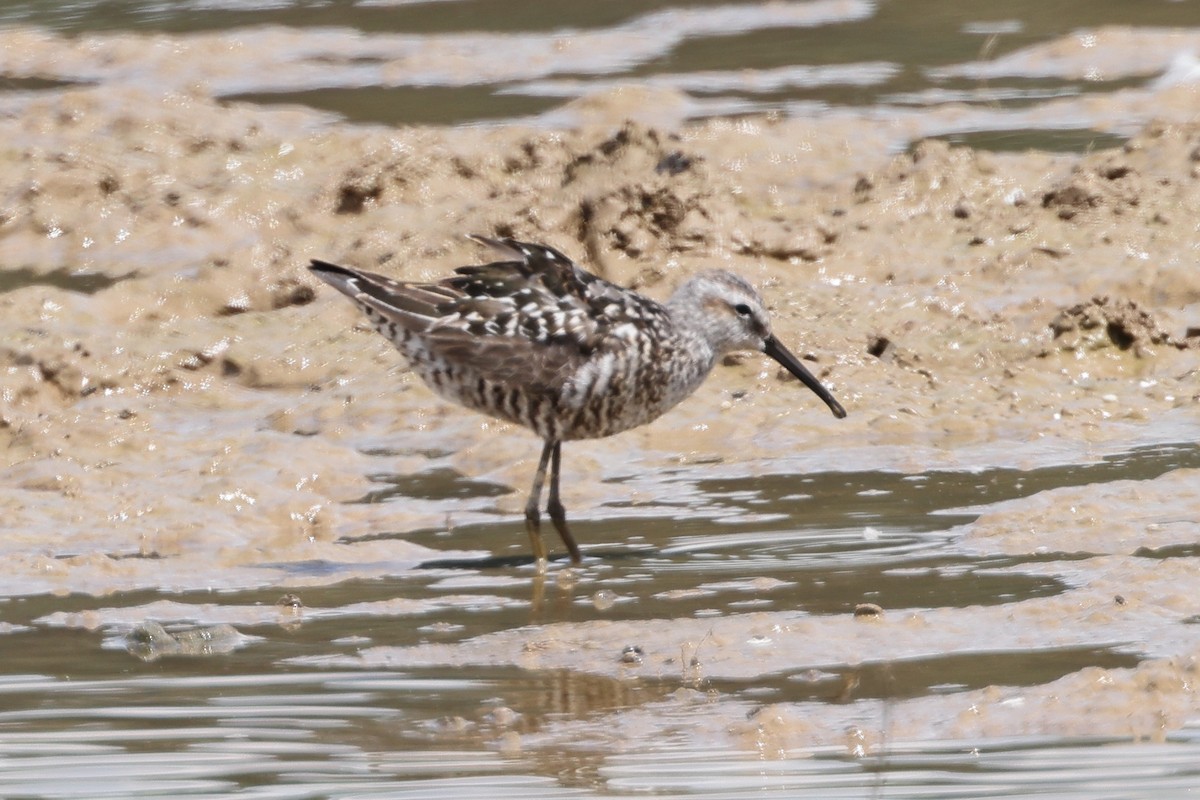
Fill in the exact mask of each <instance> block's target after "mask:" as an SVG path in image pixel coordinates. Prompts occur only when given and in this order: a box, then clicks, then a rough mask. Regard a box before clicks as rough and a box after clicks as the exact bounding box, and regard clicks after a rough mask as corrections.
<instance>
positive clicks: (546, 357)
mask: <svg viewBox="0 0 1200 800" xmlns="http://www.w3.org/2000/svg"><path fill="white" fill-rule="evenodd" d="M471 238H472V239H473V240H475V241H477V242H480V243H481V244H484V245H487V246H488V247H491V248H493V249H494V250H496V251H498V252H499V253H501V254H503V255H505V256H508V257H509V258H511V259H512V260H509V261H497V262H493V263H490V264H482V265H477V266H466V267H459V268H458V269H456V270H455V274H454V275H453V276H451V277H449V278H446V279H444V280H442V281H439V282H438V283H436V284H418V283H402V282H400V281H395V280H392V279H391V278H387V277H384V276H382V275H376V274H374V273H370V272H362V271H359V270H352V269H347V268H345V267H339V266H336V265H334V264H329V263H327V262H323V261H314V262H313V265H312V270H313V272H314V273H316V274H317V275H319V276H320V277H321V278H322V279H324V280H325V281H327V282H328V283H329V284H331V285H332V286H334V287H335V288H337V289H338V290H339V291H341V292H342V293H343V294H346V295H347V296H349V297H350V298H351V299H353V300H354V301H355V302H356V303H358V304H359V305H360V306H361V307H362V308H364V310H367V311H368V312H371V311H374V312H375V313H377V314H380V315H382V316H383V317H384V318H385V319H386V320H388V321H389V322H395V323H397V324H399V325H401V326H403V327H404V328H406V329H407V330H410V331H413V332H414V333H419V335H420V339H421V341H422V343H423V344H424V345H425V347H426V348H427V349H428V351H429V353H430V355H432V356H433V357H434V358H438V359H442V360H445V361H446V362H447V363H450V364H454V365H456V366H457V367H460V368H462V369H464V370H466V371H468V372H470V374H472V375H475V376H478V377H479V378H483V379H485V380H489V381H494V382H497V383H503V384H521V385H525V386H529V387H534V388H539V389H548V390H553V389H555V388H557V387H560V386H561V385H562V383H563V381H564V380H566V379H567V378H569V377H570V375H571V374H572V372H573V367H576V366H578V365H580V364H582V363H583V362H584V361H586V360H587V359H588V358H589V357H590V356H591V355H593V354H594V353H596V352H597V351H599V350H602V349H604V348H605V347H606V346H618V343H616V342H614V341H612V338H611V333H612V330H613V328H614V327H616V326H617V325H620V324H622V323H625V322H628V321H631V320H632V321H635V322H636V321H645V320H647V319H649V318H658V319H662V320H665V319H666V312H665V311H664V309H663V308H662V307H661V306H659V305H658V304H657V303H654V302H653V301H651V300H648V299H646V298H642V297H639V296H638V295H635V294H632V293H628V292H626V291H625V290H623V289H621V288H620V287H618V286H616V285H614V284H611V283H609V282H608V281H606V280H604V279H603V278H600V277H599V276H596V275H593V274H592V273H590V272H587V271H586V270H584V269H581V268H580V267H578V266H576V265H575V264H574V263H573V262H572V261H571V260H570V259H569V258H567V257H566V256H565V255H563V254H562V253H560V252H559V251H557V250H555V249H554V248H552V247H546V246H544V245H538V244H531V243H528V242H519V241H516V240H515V239H509V238H502V239H491V238H487V237H483V236H472V237H471Z"/></svg>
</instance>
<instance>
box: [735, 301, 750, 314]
mask: <svg viewBox="0 0 1200 800" xmlns="http://www.w3.org/2000/svg"><path fill="white" fill-rule="evenodd" d="M733 310H734V311H736V312H737V313H738V314H740V315H741V316H743V317H748V316H750V306H748V305H746V304H745V303H738V304H737V305H736V306H734V307H733Z"/></svg>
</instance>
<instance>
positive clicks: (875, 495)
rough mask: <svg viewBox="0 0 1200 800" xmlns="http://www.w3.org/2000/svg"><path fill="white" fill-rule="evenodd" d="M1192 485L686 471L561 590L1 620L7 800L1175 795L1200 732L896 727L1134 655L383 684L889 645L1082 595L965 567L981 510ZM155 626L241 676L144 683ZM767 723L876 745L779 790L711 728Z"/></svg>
mask: <svg viewBox="0 0 1200 800" xmlns="http://www.w3.org/2000/svg"><path fill="white" fill-rule="evenodd" d="M1197 465H1200V447H1198V446H1196V445H1194V444H1191V443H1186V444H1178V445H1167V446H1155V447H1145V448H1139V449H1137V450H1134V451H1130V452H1125V453H1119V454H1114V455H1113V456H1111V457H1108V458H1105V459H1103V460H1102V461H1100V462H1097V463H1094V464H1089V465H1079V466H1062V467H1048V468H1045V469H1037V470H1030V471H1026V472H1018V471H1015V470H983V471H973V472H967V473H955V472H950V471H938V472H933V473H928V474H916V475H896V474H890V473H824V474H820V475H814V476H803V475H793V476H787V475H773V476H768V477H765V478H763V479H757V480H748V479H747V480H740V479H739V480H703V481H701V482H699V484H698V485H697V486H695V487H689V486H687V483H688V475H687V471H686V470H682V471H680V472H679V473H678V474H677V475H676V476H674V478H672V479H671V480H673V481H677V482H678V483H679V485H680V488H681V494H683V495H687V496H689V497H691V498H693V499H694V502H691V503H686V504H682V505H683V506H684V507H681V508H679V509H677V510H676V515H675V516H673V517H658V516H654V517H639V516H637V515H636V514H635V513H632V511H625V512H623V516H620V517H613V518H609V519H603V520H595V521H590V522H586V523H582V524H580V525H578V526H577V533H578V535H579V538H580V540H581V541H583V542H586V543H587V544H586V546H585V551H586V552H587V553H588V554H589V558H588V559H587V560H586V562H585V564H584V565H583V566H582V567H581V568H578V569H577V570H572V571H567V572H564V571H563V570H562V569H561V568H557V569H556V570H555V571H553V572H552V573H551V575H550V577H549V580H547V581H542V580H541V579H538V578H537V577H536V576H535V575H534V574H533V573H531V572H530V571H529V569H528V568H525V567H521V566H519V565H518V564H519V562H520V561H521V560H522V559H520V558H505V557H499V558H486V559H479V560H476V561H470V560H461V561H450V562H432V563H428V564H427V565H426V566H425V567H423V568H419V569H417V570H414V571H412V572H410V573H408V574H405V575H401V576H396V577H393V578H388V579H382V580H358V581H347V582H343V583H337V584H334V585H332V586H328V587H324V588H315V587H296V588H295V589H294V592H295V593H296V594H297V595H298V596H299V598H300V600H301V601H302V602H303V608H294V607H292V606H291V605H287V604H284V605H278V604H277V601H279V600H280V593H281V592H282V591H285V590H286V589H287V588H288V587H286V586H283V587H277V588H271V589H269V590H256V591H242V592H190V593H183V594H169V595H165V594H159V593H156V592H138V593H126V594H118V595H114V596H110V597H105V598H95V597H85V596H68V597H46V596H34V597H28V598H18V599H10V600H8V601H7V602H5V603H3V604H2V605H0V613H2V614H3V620H4V624H6V625H9V626H16V628H15V629H13V630H10V632H9V633H8V635H7V636H5V652H6V657H5V659H4V663H3V667H2V669H3V676H2V677H0V751H2V752H3V753H4V757H3V758H2V759H0V788H2V789H3V793H4V794H5V796H10V797H17V796H20V797H78V796H88V797H109V796H165V795H167V794H170V795H173V796H186V797H216V796H225V795H227V794H228V793H229V792H232V791H235V790H236V791H239V792H240V793H242V794H245V795H247V796H251V797H331V798H334V797H347V798H348V797H364V796H371V797H374V796H379V797H384V796H386V797H406V798H408V797H414V798H415V797H433V796H471V795H472V793H473V792H477V791H483V790H484V789H483V787H486V791H487V793H488V794H489V795H494V796H498V797H504V796H516V795H521V796H533V797H590V796H637V795H644V794H646V793H652V794H654V795H655V796H667V797H670V796H689V797H690V796H697V797H706V798H726V797H730V798H732V797H741V796H746V794H747V793H752V794H753V795H754V796H768V797H775V796H778V797H785V796H794V795H793V793H794V792H797V791H804V792H820V793H821V795H822V796H848V797H849V796H854V797H861V796H879V797H927V796H929V793H930V792H937V793H949V794H951V795H953V796H956V797H975V796H979V797H1016V796H1028V795H1029V794H1040V793H1049V794H1053V795H1054V796H1057V797H1093V798H1094V797H1122V796H1128V795H1129V794H1130V793H1131V792H1132V793H1135V794H1144V793H1145V792H1148V791H1151V790H1152V791H1155V792H1167V793H1168V794H1170V793H1174V792H1179V791H1182V790H1184V789H1185V788H1188V787H1192V786H1194V785H1195V782H1196V781H1198V780H1200V766H1197V765H1198V764H1200V736H1198V735H1197V732H1196V730H1195V729H1190V728H1189V729H1184V730H1183V731H1181V732H1179V733H1176V734H1172V735H1171V736H1170V737H1168V741H1169V744H1168V745H1165V746H1164V745H1155V746H1151V745H1136V744H1129V743H1128V742H1127V741H1125V740H1121V739H1114V738H1112V737H1103V736H1100V737H1083V738H1076V739H1074V740H1072V739H1062V738H1053V737H1041V738H1037V739H1028V738H1022V737H1010V738H1008V739H989V740H987V741H986V744H984V743H981V742H980V741H962V742H953V741H936V742H925V743H921V742H916V741H905V740H903V739H897V738H894V737H893V736H892V734H891V732H890V725H891V722H890V719H889V714H890V709H891V708H892V706H893V704H894V703H896V702H899V701H902V700H904V699H905V698H921V697H926V696H933V695H941V696H953V695H955V694H957V693H963V692H969V691H972V690H980V689H984V688H985V687H988V686H992V685H1003V686H1007V687H1023V686H1030V687H1032V686H1038V685H1042V684H1049V683H1051V682H1053V681H1056V680H1058V679H1060V678H1063V677H1064V676H1067V675H1070V674H1072V673H1077V672H1079V671H1081V670H1088V669H1101V670H1109V669H1122V668H1133V667H1136V666H1137V665H1138V664H1139V663H1140V662H1141V661H1142V659H1143V658H1145V657H1146V655H1147V654H1146V653H1145V652H1144V651H1143V650H1142V649H1141V648H1140V647H1139V646H1138V645H1137V643H1135V642H1095V643H1088V642H1086V641H1081V642H1079V643H1077V644H1076V645H1074V646H1051V647H1038V648H1033V649H1030V648H1028V647H1021V648H1019V649H1009V646H1007V645H1005V644H1003V643H1002V642H999V641H995V640H992V639H991V638H990V637H988V636H981V637H979V638H978V639H977V640H975V641H974V642H972V643H971V644H970V645H969V646H968V647H967V649H965V650H959V651H957V652H946V653H937V652H932V651H931V652H928V653H926V654H924V655H921V656H917V655H915V654H914V655H910V656H907V657H904V658H901V659H889V658H887V657H884V658H882V659H881V660H877V661H872V662H868V663H837V662H836V661H834V662H831V661H829V660H828V659H827V658H826V657H824V656H823V655H822V653H821V651H822V649H823V647H824V645H825V643H824V642H822V641H817V640H815V641H813V642H811V644H810V645H808V646H806V647H802V648H801V650H800V651H798V652H800V653H804V652H805V651H807V653H808V655H807V657H806V659H805V660H801V661H797V662H795V663H793V664H792V665H791V667H790V668H788V669H783V670H770V669H769V670H768V671H767V672H765V673H762V674H757V675H755V676H754V677H750V678H746V679H736V678H732V677H722V676H720V675H716V676H710V675H709V674H708V673H707V672H706V666H707V662H708V658H709V656H708V654H707V652H706V649H708V648H714V647H722V648H723V647H730V646H734V647H740V648H742V649H744V651H745V655H746V657H748V658H750V659H753V658H754V650H755V649H756V648H760V649H765V648H767V647H769V646H770V645H771V642H770V636H769V635H761V634H760V635H758V636H756V637H751V638H750V639H748V640H746V641H745V642H744V643H741V644H739V645H733V644H731V643H718V642H717V641H716V640H714V641H713V642H709V643H706V642H705V641H704V640H701V641H699V642H698V643H696V645H695V647H694V649H693V651H692V653H691V654H690V658H691V660H690V661H687V660H686V659H687V658H688V657H689V654H688V653H681V661H680V663H679V665H678V674H676V675H673V676H672V675H661V674H660V675H658V676H643V675H638V674H637V673H636V669H637V666H638V662H639V661H640V654H641V653H642V652H643V649H642V645H646V649H647V650H649V649H650V643H649V642H643V641H639V640H638V639H636V638H632V637H636V636H637V635H639V634H638V633H637V632H636V629H631V630H630V634H629V635H630V637H631V638H630V639H628V641H626V646H625V647H624V648H622V649H615V648H614V649H612V650H609V651H606V652H605V651H601V652H597V653H594V654H592V655H590V656H588V657H587V659H593V658H594V659H595V660H596V662H597V663H596V664H595V665H588V664H587V663H586V661H587V659H585V660H584V663H583V665H582V667H581V668H579V669H537V668H534V669H528V668H522V667H521V666H520V665H517V664H506V663H503V658H502V657H501V658H500V660H499V661H497V662H496V663H493V664H491V665H487V664H471V663H455V659H454V658H449V659H448V660H447V661H446V663H445V664H444V665H438V664H431V663H427V662H426V663H421V662H414V663H412V664H409V665H404V664H403V663H397V664H396V665H395V666H394V667H392V668H386V669H380V668H378V662H377V661H373V660H372V658H371V654H372V653H380V652H383V653H385V657H386V658H391V657H392V656H391V655H390V654H401V653H403V652H405V649H406V648H414V647H420V646H430V645H442V646H445V647H447V648H450V649H451V650H452V649H453V647H454V646H455V645H456V644H459V643H469V642H470V641H471V640H472V639H474V638H476V637H480V636H486V635H488V634H494V633H495V632H502V631H517V632H520V631H522V630H528V626H540V627H542V628H543V629H545V628H546V626H553V625H555V624H556V623H569V622H585V621H588V620H602V621H605V622H606V623H611V624H618V623H622V622H633V621H638V620H641V621H647V620H656V619H660V618H662V617H664V616H669V617H673V618H676V619H678V618H688V617H691V618H694V619H699V620H703V619H705V618H712V619H715V618H720V617H728V616H730V615H735V616H736V615H745V614H750V615H755V614H766V613H767V612H772V613H775V614H777V615H778V616H777V617H774V619H781V620H784V619H785V620H802V619H805V618H810V617H822V616H830V617H833V618H837V617H841V618H842V619H845V620H847V621H846V623H845V624H846V625H849V626H855V625H863V624H868V625H869V624H870V623H869V622H868V623H859V622H854V621H852V619H851V617H850V612H851V611H852V610H853V607H854V605H855V604H856V603H860V602H871V603H876V604H878V605H880V606H881V607H882V608H884V609H885V613H886V614H888V615H893V614H898V613H903V612H904V610H905V609H934V608H943V609H954V608H958V609H965V608H968V607H972V606H987V605H992V604H1009V605H1012V604H1017V603H1021V602H1022V601H1026V600H1029V599H1031V598H1037V597H1051V596H1053V595H1056V594H1058V593H1060V592H1062V591H1064V590H1065V589H1066V588H1067V584H1066V583H1064V582H1063V579H1062V578H1056V577H1054V576H1053V575H1052V574H1047V573H1046V572H1045V571H1044V570H1041V571H1038V570H1035V571H1033V572H1028V571H1026V569H1025V568H1026V567H1027V566H1029V565H1031V564H1032V565H1036V566H1038V567H1046V566H1052V567H1054V568H1055V570H1064V571H1065V572H1069V571H1070V569H1071V564H1072V561H1073V560H1078V559H1084V558H1086V554H1080V553H1072V554H1066V553H1056V552H1054V551H1053V543H1052V542H1051V543H1048V544H1050V550H1049V552H1046V553H1043V554H1039V555H1032V556H1027V557H1022V558H1012V557H995V556H980V555H972V554H970V553H969V552H966V551H964V549H963V548H962V547H961V546H960V545H959V544H958V541H957V539H956V537H955V535H954V531H955V530H956V526H959V525H962V524H964V523H967V522H969V521H971V520H972V519H973V518H974V517H975V516H976V514H975V512H973V511H970V510H967V509H965V508H964V507H965V506H972V507H974V508H983V507H987V506H989V505H991V504H994V503H997V502H1002V501H1008V500H1012V499H1013V498H1016V497H1023V496H1028V495H1031V494H1033V493H1035V492H1038V491H1042V490H1045V489H1051V488H1057V487H1066V486H1079V485H1085V484H1088V483H1091V482H1094V481H1102V482H1108V481H1120V480H1133V481H1145V480H1152V479H1154V478H1155V477H1157V476H1159V475H1162V474H1165V473H1169V472H1170V471H1172V470H1175V469H1181V468H1194V467H1196V466H1197ZM405 491H408V492H412V494H413V496H417V497H423V498H428V497H430V496H435V497H442V498H461V497H464V496H468V495H471V494H473V493H478V492H483V493H485V494H487V493H489V492H491V491H493V490H492V488H491V487H490V486H489V485H487V484H480V483H479V482H474V481H471V480H469V479H463V478H455V477H453V476H452V475H448V474H447V473H445V472H441V473H436V474H434V475H432V476H427V477H426V479H424V480H412V481H408V482H407V483H396V484H395V485H394V487H393V488H392V489H391V490H390V493H389V494H388V495H387V496H372V497H369V498H366V500H367V501H370V502H384V503H392V504H402V503H403V502H404V499H405V497H406V495H405V494H404V492H405ZM516 527H517V526H516V525H515V524H514V522H513V521H512V520H505V521H503V522H497V523H494V524H487V525H475V526H466V527H464V528H461V529H457V530H455V531H454V532H453V533H450V534H447V533H444V532H441V531H429V532H426V533H424V534H422V533H420V532H417V533H412V534H409V533H400V532H398V533H397V534H395V535H396V536H397V537H405V538H408V537H411V538H413V539H417V540H427V541H428V543H429V544H430V545H431V546H434V547H437V546H438V545H439V544H440V543H441V542H443V541H449V540H451V539H452V540H453V544H452V546H453V547H455V548H475V547H478V548H480V549H489V548H493V549H495V550H496V551H497V552H500V553H503V552H504V548H503V547H501V546H500V545H499V542H501V541H503V539H504V538H505V537H506V536H509V537H510V538H511V534H512V533H513V532H514V529H515V528H516ZM521 538H523V537H521ZM348 544H349V543H348ZM523 547H524V544H521V543H514V544H513V546H512V548H511V549H512V550H514V551H515V552H520V551H521V550H522V549H523ZM597 555H598V556H599V557H595V556H597ZM1148 555H1149V554H1148ZM298 566H300V565H298ZM568 577H569V580H568V579H566V578H568ZM405 603H411V605H408V606H406V605H405ZM189 609H191V611H189ZM155 618H161V619H163V620H164V621H165V622H167V624H168V627H170V628H172V629H175V630H181V629H187V628H189V627H192V626H195V625H212V624H214V623H218V622H222V621H225V620H230V621H233V622H234V623H235V626H236V628H237V630H238V633H239V634H240V637H241V639H240V641H239V642H238V643H237V645H236V647H235V649H233V650H232V651H231V652H228V653H223V654H212V655H205V654H196V655H191V656H187V655H175V656H170V655H168V656H165V657H163V658H160V659H151V660H148V661H140V660H138V659H137V658H135V656H134V655H133V654H131V653H130V652H128V651H127V642H126V637H127V635H128V634H129V632H130V630H131V629H132V626H133V624H134V623H136V622H138V621H141V620H144V619H155ZM188 620H191V621H190V622H188ZM251 620H256V621H251ZM81 624H82V625H83V626H85V628H88V629H80V627H79V626H80V625H81ZM776 628H778V625H776ZM652 629H653V628H650V629H646V630H652ZM643 632H644V631H643ZM663 633H666V632H665V631H664V632H663ZM667 635H670V634H667ZM775 635H777V636H780V635H783V634H775ZM447 652H449V650H448V651H447ZM360 657H363V660H362V661H361V666H360V667H358V668H354V667H353V665H354V664H355V663H356V662H357V660H358V659H359V658H360ZM599 662H603V663H599ZM626 664H627V665H628V666H624V665H626ZM614 669H615V674H614V672H613V670H614ZM720 669H721V668H720V667H717V671H720ZM776 703H788V704H801V706H802V707H805V708H807V709H809V711H808V712H807V713H810V714H812V715H820V714H822V713H825V712H823V711H822V709H825V710H826V711H829V710H832V709H835V708H854V709H857V710H858V711H859V712H860V713H861V714H862V715H863V719H865V720H866V721H868V723H869V728H868V729H867V730H866V731H865V732H864V731H860V732H858V733H856V732H855V731H854V730H847V731H846V734H845V735H846V739H845V743H844V745H843V746H837V747H834V746H828V745H826V746H822V747H810V748H805V749H804V750H803V751H802V752H793V751H788V750H784V751H779V752H770V751H769V750H768V751H767V752H764V753H762V754H761V755H769V756H770V758H769V759H767V760H763V759H762V758H751V757H748V755H747V754H746V753H744V752H741V751H739V750H737V749H732V748H730V747H729V744H728V742H725V743H724V744H722V739H723V737H722V736H721V735H720V731H714V730H710V729H709V727H708V726H707V725H706V723H705V720H706V719H708V718H713V717H722V718H731V717H732V718H738V717H741V718H744V719H753V718H754V717H755V715H756V714H760V713H766V712H764V709H770V708H772V707H773V705H772V704H776ZM638 715H642V716H646V715H648V720H645V719H643V720H637V716H638ZM631 718H632V719H631ZM623 743H624V744H623ZM626 745H627V746H628V747H629V748H631V749H628V750H627V747H626Z"/></svg>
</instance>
